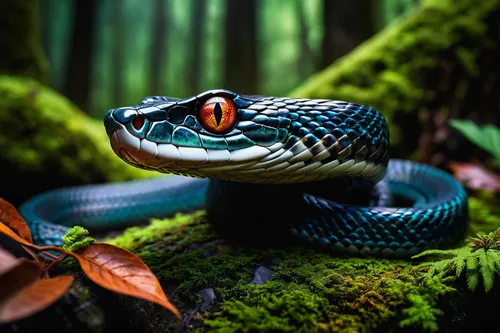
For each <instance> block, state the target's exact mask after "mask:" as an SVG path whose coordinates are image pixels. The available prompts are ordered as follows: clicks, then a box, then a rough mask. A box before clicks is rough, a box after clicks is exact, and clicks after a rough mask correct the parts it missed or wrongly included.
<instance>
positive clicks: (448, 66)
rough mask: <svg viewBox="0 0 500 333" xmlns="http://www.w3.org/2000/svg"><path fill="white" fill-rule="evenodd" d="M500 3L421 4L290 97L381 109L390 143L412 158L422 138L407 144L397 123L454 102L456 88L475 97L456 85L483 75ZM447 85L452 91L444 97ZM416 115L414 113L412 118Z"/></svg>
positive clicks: (434, 1) (445, 0) (446, 0)
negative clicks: (482, 66)
mask: <svg viewBox="0 0 500 333" xmlns="http://www.w3.org/2000/svg"><path fill="white" fill-rule="evenodd" d="M499 5H500V1H499V0H485V1H480V2H478V1H476V0H439V1H437V0H431V1H423V2H422V3H421V5H420V7H419V9H417V10H415V11H414V12H413V13H412V14H411V15H408V16H407V17H405V19H404V20H400V21H397V22H395V23H394V24H391V25H390V26H388V27H387V28H385V29H384V30H382V31H381V32H380V33H378V34H377V35H375V36H374V37H373V38H371V39H369V40H367V41H366V42H364V43H363V44H362V45H360V46H359V47H357V48H356V49H355V50H353V51H351V52H350V53H349V54H347V55H346V56H344V57H343V58H340V59H338V60H337V61H335V62H334V63H333V64H332V65H331V66H329V67H327V68H326V69H324V70H323V71H321V72H319V73H317V74H316V75H314V76H312V77H311V78H310V79H308V80H307V81H306V82H304V83H303V84H302V85H301V86H299V87H297V88H296V89H295V90H293V91H292V92H290V94H289V95H290V96H295V97H304V98H331V99H340V100H347V101H352V102H357V103H362V104H367V105H370V106H373V107H376V108H377V109H379V110H381V112H382V113H383V114H384V116H385V117H386V118H387V120H388V122H389V126H390V129H391V143H392V144H393V146H395V147H398V148H401V147H404V148H405V149H406V150H404V152H405V153H406V154H405V156H408V155H409V153H411V152H413V150H414V149H415V148H416V145H417V142H416V138H412V139H413V140H414V141H413V142H405V141H404V140H410V138H411V136H410V138H408V136H405V137H403V136H402V131H403V130H402V129H401V128H400V127H399V126H403V125H405V124H414V123H415V121H417V119H418V117H417V113H418V111H420V110H427V108H428V106H429V105H430V104H432V108H433V109H434V110H439V109H441V108H442V107H444V108H448V106H449V105H450V103H452V102H453V103H455V104H456V103H457V100H456V98H457V94H456V93H455V92H454V91H456V92H460V93H461V95H462V96H463V99H466V98H468V96H469V95H470V98H471V100H475V99H476V98H477V96H476V95H475V93H474V91H472V90H470V89H469V90H470V91H471V93H470V94H469V92H468V90H467V92H464V91H463V89H464V87H463V86H458V85H455V82H462V81H468V82H471V77H474V76H477V74H478V72H479V71H480V64H479V63H480V60H479V59H478V55H480V54H481V53H484V52H483V51H482V50H485V49H487V48H489V47H491V45H494V43H493V44H492V43H491V41H490V40H489V35H488V33H489V30H492V31H494V30H495V27H494V26H493V25H494V24H498V22H499V20H498V17H497V16H498V8H499ZM494 15H497V16H494ZM495 18H496V19H495ZM455 69H459V71H458V72H457V73H456V74H454V76H453V79H450V80H452V81H453V82H451V83H450V82H448V79H449V78H450V77H451V76H449V75H448V74H449V73H450V72H451V71H452V70H455ZM469 86H470V85H469ZM445 88H446V89H451V91H449V92H448V91H447V92H444V91H443V89H445ZM467 89H468V88H467ZM403 114H407V116H404V117H402V115H403ZM410 114H413V115H414V116H413V117H412V118H409V117H410V116H408V115H410ZM402 119H403V120H402ZM410 119H412V120H413V121H411V120H410ZM411 126H413V125H411Z"/></svg>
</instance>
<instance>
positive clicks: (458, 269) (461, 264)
mask: <svg viewBox="0 0 500 333" xmlns="http://www.w3.org/2000/svg"><path fill="white" fill-rule="evenodd" d="M465 263H466V261H465V260H464V259H462V257H459V258H457V260H455V277H456V278H457V279H458V278H459V277H460V275H462V272H463V271H464V268H465Z"/></svg>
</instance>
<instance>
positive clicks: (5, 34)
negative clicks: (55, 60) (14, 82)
mask: <svg viewBox="0 0 500 333" xmlns="http://www.w3.org/2000/svg"><path fill="white" fill-rule="evenodd" d="M38 14H39V12H38V1H37V0H24V1H18V0H2V1H0V36H2V52H0V73H1V74H9V75H23V76H30V77H32V78H35V79H37V80H38V81H40V82H42V83H47V82H48V62H47V59H46V58H45V56H44V54H43V52H42V47H41V44H40V24H39V18H38Z"/></svg>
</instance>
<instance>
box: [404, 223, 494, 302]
mask: <svg viewBox="0 0 500 333" xmlns="http://www.w3.org/2000/svg"><path fill="white" fill-rule="evenodd" d="M499 241H500V228H499V229H497V230H496V231H495V232H491V233H489V234H488V235H477V237H475V238H472V239H471V241H470V243H469V244H468V245H467V246H464V247H461V248H457V249H449V250H437V249H432V250H427V251H424V252H422V253H420V254H417V255H415V256H413V257H412V258H420V257H423V256H429V255H437V256H445V257H451V258H445V259H441V260H438V261H434V262H427V263H423V264H421V265H419V267H427V266H429V271H428V273H427V274H428V276H431V277H432V276H436V275H437V276H439V277H446V276H451V277H453V278H454V279H458V278H460V277H461V276H462V274H464V273H465V278H466V282H467V287H468V288H469V289H470V290H476V288H477V287H478V285H479V282H480V280H481V281H482V283H483V287H484V291H485V292H489V291H490V290H491V289H492V288H493V284H494V281H495V274H500V251H498V250H497V249H498V246H499Z"/></svg>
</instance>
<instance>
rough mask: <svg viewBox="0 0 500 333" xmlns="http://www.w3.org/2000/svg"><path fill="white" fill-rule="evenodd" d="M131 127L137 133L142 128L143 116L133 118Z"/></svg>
mask: <svg viewBox="0 0 500 333" xmlns="http://www.w3.org/2000/svg"><path fill="white" fill-rule="evenodd" d="M132 126H134V128H135V129H136V130H138V131H140V130H141V128H142V126H144V116H135V117H134V119H133V120H132Z"/></svg>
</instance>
